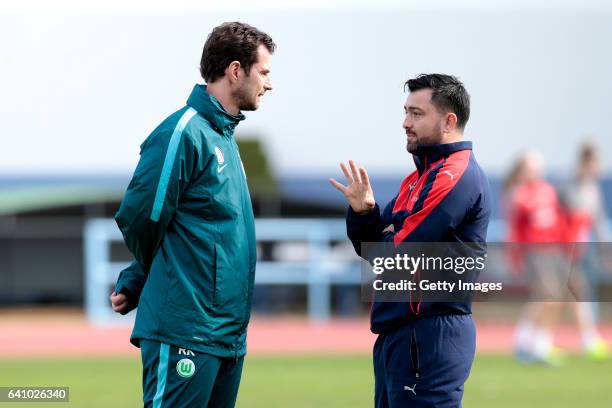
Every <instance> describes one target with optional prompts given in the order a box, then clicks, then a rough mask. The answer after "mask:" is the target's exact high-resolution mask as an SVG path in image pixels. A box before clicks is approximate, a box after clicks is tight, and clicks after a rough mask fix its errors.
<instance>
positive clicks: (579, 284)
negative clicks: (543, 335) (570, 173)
mask: <svg viewBox="0 0 612 408" xmlns="http://www.w3.org/2000/svg"><path fill="white" fill-rule="evenodd" d="M599 172H600V161H599V156H598V154H597V151H596V149H595V146H593V145H592V144H591V143H588V142H586V143H584V144H583V145H582V146H581V147H580V150H579V153H578V166H577V172H576V176H575V178H573V179H572V180H571V181H570V182H569V183H566V185H565V186H564V188H563V189H562V190H561V194H560V197H561V201H562V203H563V208H564V210H565V218H566V236H565V241H566V242H568V243H569V244H570V245H571V247H572V249H573V250H572V251H571V252H572V253H571V267H572V274H571V279H570V281H569V283H570V288H571V289H572V292H573V293H574V294H575V296H576V299H577V301H576V302H574V303H572V305H571V306H572V308H573V309H574V310H573V312H574V313H575V316H576V322H577V324H578V329H579V331H580V337H581V340H582V347H583V350H584V352H585V354H586V355H587V356H588V357H591V358H593V359H605V358H609V357H610V350H609V346H608V345H607V344H606V342H605V341H604V340H603V339H602V336H601V335H600V334H599V332H598V330H597V324H596V310H597V303H596V299H595V298H596V286H597V276H596V275H597V273H596V272H597V271H598V270H599V269H600V268H599V266H600V265H598V262H596V258H597V255H598V254H597V253H594V251H593V250H594V249H595V250H597V249H600V248H599V247H598V246H597V245H589V244H588V243H589V242H607V241H609V238H610V235H609V230H608V225H607V224H608V218H607V216H606V213H605V209H604V208H605V206H604V202H603V194H602V192H601V188H600V186H599V183H598V177H599Z"/></svg>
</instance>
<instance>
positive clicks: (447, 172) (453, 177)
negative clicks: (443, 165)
mask: <svg viewBox="0 0 612 408" xmlns="http://www.w3.org/2000/svg"><path fill="white" fill-rule="evenodd" d="M442 173H446V174H448V175H449V176H450V179H451V181H453V180H454V179H455V176H456V174H453V173H451V172H450V171H448V170H444V171H443V172H442Z"/></svg>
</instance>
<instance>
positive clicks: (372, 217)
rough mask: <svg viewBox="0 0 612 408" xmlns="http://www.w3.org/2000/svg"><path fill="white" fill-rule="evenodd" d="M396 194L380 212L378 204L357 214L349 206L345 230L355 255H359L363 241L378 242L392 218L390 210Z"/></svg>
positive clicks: (393, 204)
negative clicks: (364, 212)
mask: <svg viewBox="0 0 612 408" xmlns="http://www.w3.org/2000/svg"><path fill="white" fill-rule="evenodd" d="M395 200H397V196H396V197H395V198H394V199H393V200H392V201H391V202H390V203H389V204H387V206H386V207H385V210H384V211H383V212H382V214H381V212H380V208H379V207H378V204H376V205H375V206H374V208H373V209H372V211H370V212H369V213H367V214H357V213H356V212H355V211H353V209H352V208H351V207H350V206H349V208H348V211H347V213H346V231H347V235H348V237H349V239H350V240H351V243H352V244H353V248H354V249H355V252H356V253H357V255H359V256H361V244H362V243H363V242H380V241H381V239H382V238H383V236H384V235H385V234H384V233H383V230H384V229H385V228H387V227H388V226H389V225H390V224H391V222H392V220H391V216H392V211H393V207H394V206H395Z"/></svg>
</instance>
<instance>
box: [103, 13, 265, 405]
mask: <svg viewBox="0 0 612 408" xmlns="http://www.w3.org/2000/svg"><path fill="white" fill-rule="evenodd" d="M274 49H275V44H274V42H273V41H272V39H271V38H270V37H269V36H268V35H267V34H265V33H263V32H261V31H259V30H257V29H256V28H254V27H252V26H249V25H247V24H243V23H237V22H235V23H225V24H222V25H221V26H219V27H216V28H215V29H214V30H213V31H212V33H211V34H210V35H209V36H208V39H207V40H206V43H205V44H204V51H203V53H202V60H201V64H200V72H201V74H202V77H203V78H204V80H205V81H206V83H207V85H196V86H195V87H194V89H193V91H192V93H191V95H190V96H189V99H188V100H187V106H185V107H183V108H181V109H180V110H178V111H177V112H175V113H173V114H172V115H170V116H169V117H168V118H166V119H165V120H164V121H163V122H162V123H161V124H160V125H159V126H158V127H157V129H155V130H154V131H153V133H151V135H150V136H149V137H148V138H147V139H146V140H145V141H144V143H143V144H142V146H141V152H140V161H139V163H138V166H137V168H136V170H135V172H134V176H133V178H132V181H131V182H130V184H129V187H128V189H127V192H126V194H125V197H124V199H123V202H122V203H121V207H120V208H119V211H118V212H117V214H116V216H115V219H116V221H117V225H118V226H119V228H120V229H121V232H122V233H123V237H124V239H125V243H126V244H127V246H128V248H129V249H130V251H131V252H132V254H133V255H134V258H135V261H134V262H133V263H132V264H131V265H130V266H129V267H128V268H126V269H125V270H123V271H122V272H121V274H120V275H119V279H118V280H117V284H116V287H115V291H114V292H113V293H112V294H111V304H112V307H113V310H114V311H116V312H118V313H121V314H126V313H127V312H129V311H130V310H132V309H134V308H135V307H136V306H138V311H137V314H136V323H135V325H134V330H133V332H132V336H131V342H132V343H133V344H134V345H136V346H137V347H140V349H141V355H142V364H143V394H144V405H145V407H161V406H164V407H191V406H197V407H233V406H234V405H235V402H236V395H237V393H238V385H239V383H240V375H241V373H242V363H243V359H244V355H245V353H246V329H247V325H248V322H249V317H250V311H251V295H252V292H253V282H254V277H255V261H256V251H255V228H254V218H253V209H252V207H251V199H250V197H249V191H248V188H247V181H246V175H245V173H244V167H243V166H242V161H241V159H240V154H239V152H238V146H237V145H236V141H235V140H234V129H235V127H236V125H237V124H238V123H239V122H240V121H241V120H243V119H244V118H245V117H244V115H243V114H242V113H241V112H242V111H250V110H256V109H257V108H258V106H259V100H260V97H261V96H262V95H263V94H264V93H265V92H266V91H269V90H271V89H272V85H271V83H270V77H269V73H270V61H269V60H270V57H271V54H272V53H273V52H274Z"/></svg>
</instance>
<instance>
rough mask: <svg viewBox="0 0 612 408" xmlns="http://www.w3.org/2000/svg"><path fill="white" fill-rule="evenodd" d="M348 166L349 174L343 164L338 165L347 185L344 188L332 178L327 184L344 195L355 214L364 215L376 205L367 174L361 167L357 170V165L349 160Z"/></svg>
mask: <svg viewBox="0 0 612 408" xmlns="http://www.w3.org/2000/svg"><path fill="white" fill-rule="evenodd" d="M349 166H350V169H351V170H350V172H349V169H348V167H347V166H346V165H345V164H344V163H340V168H341V169H342V172H343V173H344V176H345V177H346V181H347V182H348V185H346V186H345V185H344V184H342V183H340V182H338V181H336V179H333V178H331V179H329V182H330V183H331V184H332V186H334V187H336V188H337V189H338V190H339V191H340V192H341V193H342V194H344V196H345V197H346V200H347V201H348V203H349V205H350V206H351V208H352V209H353V211H355V212H356V213H366V212H368V211H370V210H372V208H374V206H375V205H376V200H375V199H374V191H372V186H371V185H370V178H369V177H368V172H367V171H366V169H365V168H363V167H360V168H357V165H355V162H354V161H352V160H349Z"/></svg>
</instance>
